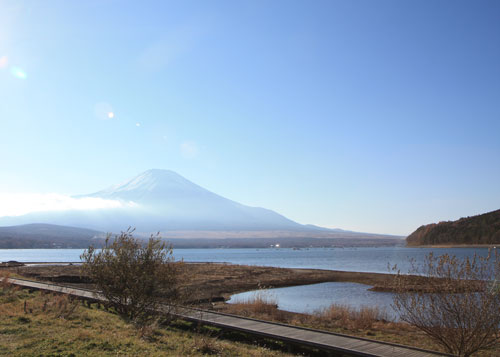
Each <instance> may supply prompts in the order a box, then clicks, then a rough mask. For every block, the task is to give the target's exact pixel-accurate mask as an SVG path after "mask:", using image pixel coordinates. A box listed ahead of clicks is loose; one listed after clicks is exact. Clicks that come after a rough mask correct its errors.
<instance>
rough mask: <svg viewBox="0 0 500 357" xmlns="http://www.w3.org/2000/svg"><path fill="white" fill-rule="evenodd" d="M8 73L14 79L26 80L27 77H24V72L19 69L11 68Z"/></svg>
mask: <svg viewBox="0 0 500 357" xmlns="http://www.w3.org/2000/svg"><path fill="white" fill-rule="evenodd" d="M10 73H12V75H13V76H14V77H16V78H19V79H26V78H27V77H28V76H27V75H26V72H24V71H23V70H22V69H21V68H19V67H12V68H11V69H10Z"/></svg>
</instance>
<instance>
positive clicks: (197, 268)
mask: <svg viewBox="0 0 500 357" xmlns="http://www.w3.org/2000/svg"><path fill="white" fill-rule="evenodd" d="M62 264H65V265H62ZM2 269H5V270H9V271H10V272H11V273H15V274H16V275H20V276H23V277H26V278H30V279H39V280H45V281H51V282H54V283H61V284H66V285H69V286H75V287H84V288H90V289H92V288H94V286H93V284H92V283H91V282H90V281H89V279H88V278H87V277H86V276H84V275H82V273H81V271H80V265H70V264H69V263H62V262H60V263H56V264H55V265H50V263H46V264H44V263H41V264H40V263H38V264H37V265H24V266H17V267H11V268H7V267H4V268H2ZM395 276H396V275H395V274H390V273H369V272H351V271H342V270H323V269H307V268H277V267H267V266H250V265H238V264H227V263H201V262H197V263H182V265H181V270H180V277H179V281H181V286H180V287H181V289H182V290H183V291H184V292H185V295H186V296H189V299H187V300H188V301H190V302H192V303H197V304H206V303H212V302H223V301H227V300H228V299H229V298H230V297H231V296H232V295H234V294H238V293H242V292H247V291H252V290H258V289H266V288H282V287H291V286H299V285H311V284H319V283H328V282H331V283H335V282H350V283H358V284H363V285H366V286H367V289H369V290H371V291H376V292H388V291H394V289H393V288H392V286H393V285H394V281H395ZM416 288H417V290H418V289H419V288H420V289H425V285H424V283H423V282H421V283H420V285H419V286H416Z"/></svg>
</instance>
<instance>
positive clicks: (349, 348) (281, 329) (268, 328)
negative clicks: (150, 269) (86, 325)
mask: <svg viewBox="0 0 500 357" xmlns="http://www.w3.org/2000/svg"><path fill="white" fill-rule="evenodd" d="M9 282H10V283H12V284H15V285H18V286H22V287H24V288H29V289H37V290H45V291H52V292H56V293H61V294H68V295H71V296H75V297H77V298H80V299H85V300H91V301H101V302H104V301H105V298H104V297H103V296H102V295H101V294H99V293H96V292H94V291H91V290H86V289H79V288H73V287H68V286H61V285H55V284H48V283H43V282H38V281H31V280H24V279H13V278H9ZM174 315H176V316H177V317H179V318H182V319H185V320H189V321H194V322H199V323H203V324H209V325H213V326H217V327H220V328H223V329H229V330H234V331H240V332H244V333H246V334H250V335H255V336H260V337H266V338H270V339H275V340H279V341H285V342H288V343H293V344H298V345H303V346H309V347H312V348H317V349H320V350H324V351H331V352H336V353H340V354H345V355H349V356H387V357H400V356H405V357H406V356H407V357H425V356H428V357H431V356H432V357H435V356H449V355H446V354H441V353H437V352H433V351H427V350H423V349H418V348H413V347H407V346H402V345H396V344H391V343H384V342H379V341H373V340H368V339H363V338H357V337H352V336H346V335H341V334H335V333H330V332H326V331H319V330H313V329H307V328H302V327H297V326H290V325H284V324H279V323H273V322H267V321H262V320H256V319H250V318H245V317H240V316H234V315H228V314H222V313H218V312H212V311H206V310H200V309H194V308H184V307H181V308H178V309H176V311H175V313H174Z"/></svg>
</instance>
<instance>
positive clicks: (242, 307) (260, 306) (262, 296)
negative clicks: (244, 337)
mask: <svg viewBox="0 0 500 357" xmlns="http://www.w3.org/2000/svg"><path fill="white" fill-rule="evenodd" d="M226 311H227V312H228V313H231V314H235V315H240V316H246V317H253V318H258V319H263V320H266V319H271V320H273V321H280V322H288V319H287V313H286V311H282V310H279V309H278V304H277V300H276V298H274V297H273V296H271V295H269V294H267V293H265V292H264V291H259V292H258V293H256V294H254V295H253V296H251V297H249V298H247V299H246V300H242V301H241V302H239V303H236V304H229V305H227V309H226Z"/></svg>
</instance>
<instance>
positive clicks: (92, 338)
mask: <svg viewBox="0 0 500 357" xmlns="http://www.w3.org/2000/svg"><path fill="white" fill-rule="evenodd" d="M214 333H217V331H214V330H211V329H209V328H201V327H199V328H195V329H194V331H193V329H192V327H191V326H189V325H188V324H187V323H183V322H177V323H175V324H173V325H172V326H170V327H148V328H142V329H141V328H137V327H136V326H134V325H132V324H131V323H128V322H127V321H124V320H123V319H121V318H120V317H119V316H117V315H115V314H113V313H110V312H106V311H104V310H102V309H98V308H97V307H96V306H95V305H94V306H93V307H91V308H89V307H84V306H83V305H82V304H81V303H80V302H77V301H75V302H72V301H71V300H70V299H69V298H68V297H66V296H57V295H52V294H43V293H41V292H33V293H30V292H28V291H26V290H19V289H15V288H12V287H7V286H3V287H0V355H2V356H35V355H36V356H89V355H92V356H111V355H113V356H117V355H118V356H201V355H217V356H286V354H284V353H282V352H280V351H276V350H271V349H268V348H265V347H259V346H255V345H252V344H248V343H241V342H235V341H231V340H226V339H222V338H215V337H213V336H211V335H213V334H214Z"/></svg>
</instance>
